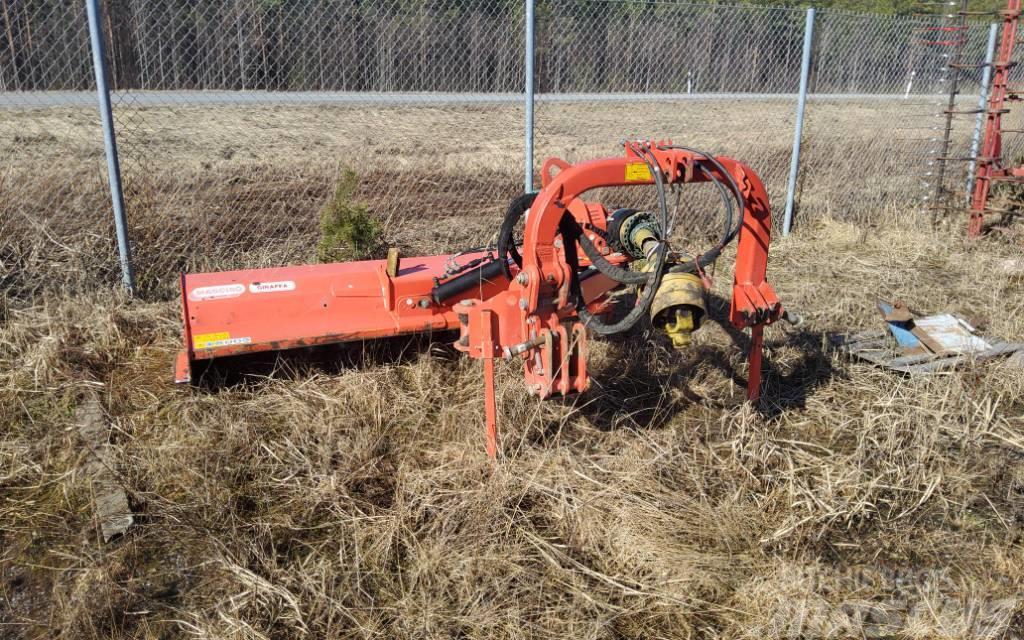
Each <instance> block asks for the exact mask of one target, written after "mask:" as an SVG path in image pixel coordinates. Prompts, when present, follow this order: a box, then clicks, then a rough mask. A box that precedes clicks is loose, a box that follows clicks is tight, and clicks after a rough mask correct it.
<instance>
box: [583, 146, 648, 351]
mask: <svg viewBox="0 0 1024 640" xmlns="http://www.w3.org/2000/svg"><path fill="white" fill-rule="evenodd" d="M631 148H632V150H633V151H634V152H635V153H636V154H637V155H638V156H639V157H640V158H641V159H642V160H643V161H644V163H645V164H647V168H648V170H650V172H651V174H652V175H653V176H654V183H655V186H656V188H657V191H658V207H659V209H660V211H661V228H662V230H663V232H664V230H666V229H668V203H667V202H666V198H665V183H664V181H663V180H662V177H661V167H659V166H658V164H657V158H654V157H653V154H651V153H650V151H648V150H647V149H645V148H643V147H642V146H639V145H632V144H631ZM581 237H584V236H581ZM588 257H589V256H588ZM667 258H668V243H667V242H666V241H665V240H664V239H661V240H660V241H659V242H658V245H657V248H656V249H655V250H654V255H653V256H651V257H650V258H649V259H650V260H652V261H653V264H654V268H653V269H652V270H651V271H650V272H648V273H647V274H646V275H647V278H646V279H645V280H644V284H643V293H641V294H640V299H639V300H637V304H636V306H635V307H633V309H631V310H630V312H629V313H627V314H626V316H625V317H624V318H622V319H621V320H619V321H618V322H615V323H612V324H608V323H606V322H604V321H602V320H600V319H598V317H597V316H595V315H594V314H592V313H590V311H589V310H588V309H587V307H586V304H585V303H584V301H583V300H582V299H580V300H578V301H577V313H578V314H579V317H580V320H582V321H583V324H584V325H585V326H587V327H588V328H590V329H591V330H592V331H593V332H594V333H596V334H598V335H613V334H616V333H622V332H623V331H629V330H630V329H632V328H633V327H634V326H636V324H637V323H638V322H639V321H640V319H641V318H643V317H644V316H646V315H647V313H648V312H649V311H650V309H651V304H652V303H653V302H654V294H655V292H656V291H657V290H658V287H659V286H660V285H661V278H662V276H663V275H664V272H665V263H666V261H667ZM606 262H607V261H606ZM595 266H596V265H595ZM573 278H576V274H575V273H573ZM575 286H576V287H578V283H577V284H576V285H575Z"/></svg>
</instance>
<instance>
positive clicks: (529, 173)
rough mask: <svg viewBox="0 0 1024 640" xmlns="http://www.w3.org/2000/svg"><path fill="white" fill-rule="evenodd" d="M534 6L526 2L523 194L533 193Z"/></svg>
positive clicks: (528, 0)
mask: <svg viewBox="0 0 1024 640" xmlns="http://www.w3.org/2000/svg"><path fill="white" fill-rule="evenodd" d="M534 4H535V0H526V42H525V44H524V47H523V49H524V65H525V74H526V83H525V84H526V125H525V133H526V141H525V142H526V146H525V151H524V156H525V162H526V174H525V178H524V180H523V184H524V187H523V192H524V193H530V192H531V191H533V98H534V95H533V59H534V43H535V40H534V29H533V27H534Z"/></svg>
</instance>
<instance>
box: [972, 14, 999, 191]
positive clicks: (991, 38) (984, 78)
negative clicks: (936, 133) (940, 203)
mask: <svg viewBox="0 0 1024 640" xmlns="http://www.w3.org/2000/svg"><path fill="white" fill-rule="evenodd" d="M998 33H999V24H998V23H996V22H993V23H992V24H991V25H989V28H988V48H987V49H985V66H984V67H983V68H982V71H981V88H980V90H979V91H978V115H977V116H975V117H974V134H973V135H972V136H971V153H970V157H971V162H970V164H969V165H967V201H968V202H970V201H971V193H972V192H973V191H974V169H975V167H977V159H978V146H979V145H980V144H981V125H982V123H983V122H984V121H985V103H986V102H988V85H989V83H990V82H991V81H992V61H993V60H995V57H996V35H998Z"/></svg>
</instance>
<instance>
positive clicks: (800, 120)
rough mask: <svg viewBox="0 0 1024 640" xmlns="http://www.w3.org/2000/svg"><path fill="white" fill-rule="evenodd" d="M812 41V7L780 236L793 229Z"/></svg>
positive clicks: (801, 69)
mask: <svg viewBox="0 0 1024 640" xmlns="http://www.w3.org/2000/svg"><path fill="white" fill-rule="evenodd" d="M813 39H814V7H811V8H809V9H808V10H807V21H806V22H805V23H804V56H803V60H802V61H801V63H800V95H799V97H798V98H797V101H796V128H795V130H794V131H793V154H792V156H791V157H790V162H789V185H788V189H787V190H786V217H785V219H784V220H783V222H782V235H784V236H788V235H789V232H790V229H792V228H793V200H794V198H795V197H796V178H797V174H798V173H799V171H800V140H801V139H802V138H803V134H804V111H805V110H806V108H807V79H808V77H809V76H810V74H811V42H812V40H813Z"/></svg>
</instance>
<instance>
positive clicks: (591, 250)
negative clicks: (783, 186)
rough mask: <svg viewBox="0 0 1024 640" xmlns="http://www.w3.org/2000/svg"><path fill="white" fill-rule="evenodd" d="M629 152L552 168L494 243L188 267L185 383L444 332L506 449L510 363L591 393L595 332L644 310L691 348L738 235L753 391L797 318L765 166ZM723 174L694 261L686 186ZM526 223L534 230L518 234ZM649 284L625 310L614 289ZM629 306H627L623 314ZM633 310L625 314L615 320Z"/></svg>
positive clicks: (553, 390) (556, 384)
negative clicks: (434, 251)
mask: <svg viewBox="0 0 1024 640" xmlns="http://www.w3.org/2000/svg"><path fill="white" fill-rule="evenodd" d="M624 147H625V153H624V154H623V155H622V156H619V157H612V158H604V159H598V160H591V161H588V162H582V163H579V164H569V163H567V162H565V161H563V160H560V159H557V158H551V159H549V160H547V161H546V162H545V163H544V165H543V167H542V169H541V185H542V186H541V189H540V191H539V192H537V193H536V194H525V195H523V196H521V197H519V198H517V199H516V200H514V201H513V202H512V204H511V206H510V207H509V209H508V212H507V213H506V215H505V219H504V221H503V223H502V225H501V228H500V230H499V232H498V236H497V244H496V246H495V247H493V248H491V249H484V250H481V251H476V252H471V253H462V254H454V255H440V256H428V257H417V258H409V257H399V255H398V252H397V251H396V250H392V251H391V252H390V253H389V256H388V259H387V260H367V261H360V262H347V263H337V264H318V265H309V266H294V267H280V268H270V269H252V270H243V271H227V272H221V273H195V274H183V275H182V276H181V292H182V317H183V320H184V336H183V337H184V349H183V350H182V352H181V353H180V354H179V356H178V361H177V366H176V380H177V381H178V382H190V381H191V379H192V371H193V368H194V367H195V366H196V365H197V363H199V362H201V361H208V360H211V359H214V358H224V357H229V356H237V355H240V354H247V353H254V352H264V351H277V350H284V349H293V348H297V347H309V346H314V345H324V344H332V343H341V342H350V341H360V340H368V339H374V338H384V337H389V336H398V335H408V334H420V333H429V332H444V331H459V333H460V337H459V339H458V340H457V341H456V343H455V347H456V348H457V349H458V350H460V351H463V352H465V353H467V354H468V355H469V356H471V357H473V358H477V359H481V360H483V365H484V389H485V394H484V395H485V399H484V408H485V416H486V418H485V420H486V450H487V454H488V455H489V456H490V457H492V458H493V457H495V456H496V453H497V450H498V430H497V411H496V406H495V394H494V361H495V359H497V358H505V359H518V360H521V361H522V362H523V368H524V375H525V379H526V385H527V388H528V390H529V391H530V392H531V393H533V394H535V395H537V396H538V397H540V398H548V397H551V396H555V395H562V396H566V395H569V394H572V393H579V392H583V391H585V390H586V389H587V386H588V383H589V377H588V373H587V365H586V363H587V357H586V356H587V333H588V330H590V331H591V332H594V333H597V334H599V335H610V334H614V333H619V332H622V331H627V330H629V329H630V328H631V327H633V326H635V325H636V324H637V323H638V322H639V321H640V320H641V319H642V318H645V317H649V318H650V320H651V321H652V323H653V325H654V326H655V327H656V328H658V329H660V330H661V331H663V332H664V333H665V334H667V335H668V337H669V338H670V339H671V341H672V343H673V345H675V346H676V347H679V348H682V347H685V346H686V345H687V344H688V343H689V337H690V334H691V332H692V331H694V330H696V329H697V328H699V327H700V323H701V320H702V318H703V316H704V313H705V307H704V293H705V283H706V282H708V279H707V277H706V275H705V272H704V269H705V267H707V266H708V265H710V264H711V263H712V262H714V261H715V260H716V259H717V258H718V256H719V254H720V253H721V251H722V250H723V249H724V248H725V246H726V245H727V244H728V243H730V242H732V241H733V240H734V239H737V238H738V245H737V250H736V266H735V270H734V280H733V288H732V303H731V308H730V313H729V321H730V322H731V324H732V325H733V326H735V327H737V328H739V329H744V328H748V327H749V328H750V330H751V341H750V353H749V363H750V371H749V375H748V382H747V396H748V398H749V399H750V400H756V399H757V398H758V395H759V390H760V384H761V353H762V332H763V330H764V327H765V325H767V324H770V323H772V322H775V321H776V320H778V319H780V318H783V317H787V318H788V316H787V315H786V314H785V313H784V311H783V308H782V305H781V304H780V302H779V299H778V297H777V296H776V294H775V291H774V290H773V289H772V287H771V285H770V284H768V282H767V281H766V279H765V276H766V269H767V264H768V245H769V241H770V227H771V212H770V209H769V205H768V195H767V193H766V192H765V189H764V186H763V185H762V183H761V180H760V178H758V176H757V174H756V173H755V172H754V171H753V170H752V169H750V168H749V167H747V166H745V165H743V164H742V163H740V162H737V161H736V160H733V159H731V158H727V157H714V156H710V155H707V154H705V153H703V152H700V151H696V150H693V149H689V148H686V147H681V146H677V145H674V144H672V143H669V142H664V143H661V142H653V141H635V142H626V143H624ZM699 182H710V183H712V184H714V185H715V187H716V189H717V191H718V193H719V195H720V196H721V197H722V201H723V204H724V206H725V208H726V214H727V215H726V225H725V229H724V231H723V235H722V237H721V239H720V240H719V241H718V243H716V244H715V245H714V246H713V247H711V248H710V249H708V250H707V251H705V252H704V253H702V254H700V255H696V256H692V257H691V258H690V259H686V257H685V256H683V255H681V254H679V253H676V252H674V251H673V250H672V248H671V247H670V246H669V242H668V235H669V232H670V230H671V229H670V218H669V212H668V204H667V194H666V191H667V188H668V187H669V186H670V185H680V184H685V183H699ZM640 185H654V186H655V187H656V191H657V198H658V206H657V211H655V212H648V211H638V210H634V209H617V210H614V211H609V210H608V209H606V208H605V207H604V206H602V205H601V204H598V203H596V202H587V201H585V200H583V199H582V197H581V196H582V195H583V194H585V193H586V192H587V191H590V190H592V189H595V188H600V187H623V186H640ZM521 222H522V225H523V229H524V230H523V237H522V239H521V241H520V240H517V239H516V238H515V229H516V228H517V226H518V225H519V223H521ZM625 287H636V288H637V296H636V297H637V301H636V305H635V306H633V307H632V308H631V309H629V311H628V312H626V313H625V314H624V315H623V314H622V313H619V314H614V313H613V307H614V304H613V301H611V300H610V298H609V296H610V295H611V294H613V293H614V292H616V291H619V290H622V289H623V288H625ZM620 316H622V317H620ZM613 318H618V319H613Z"/></svg>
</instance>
